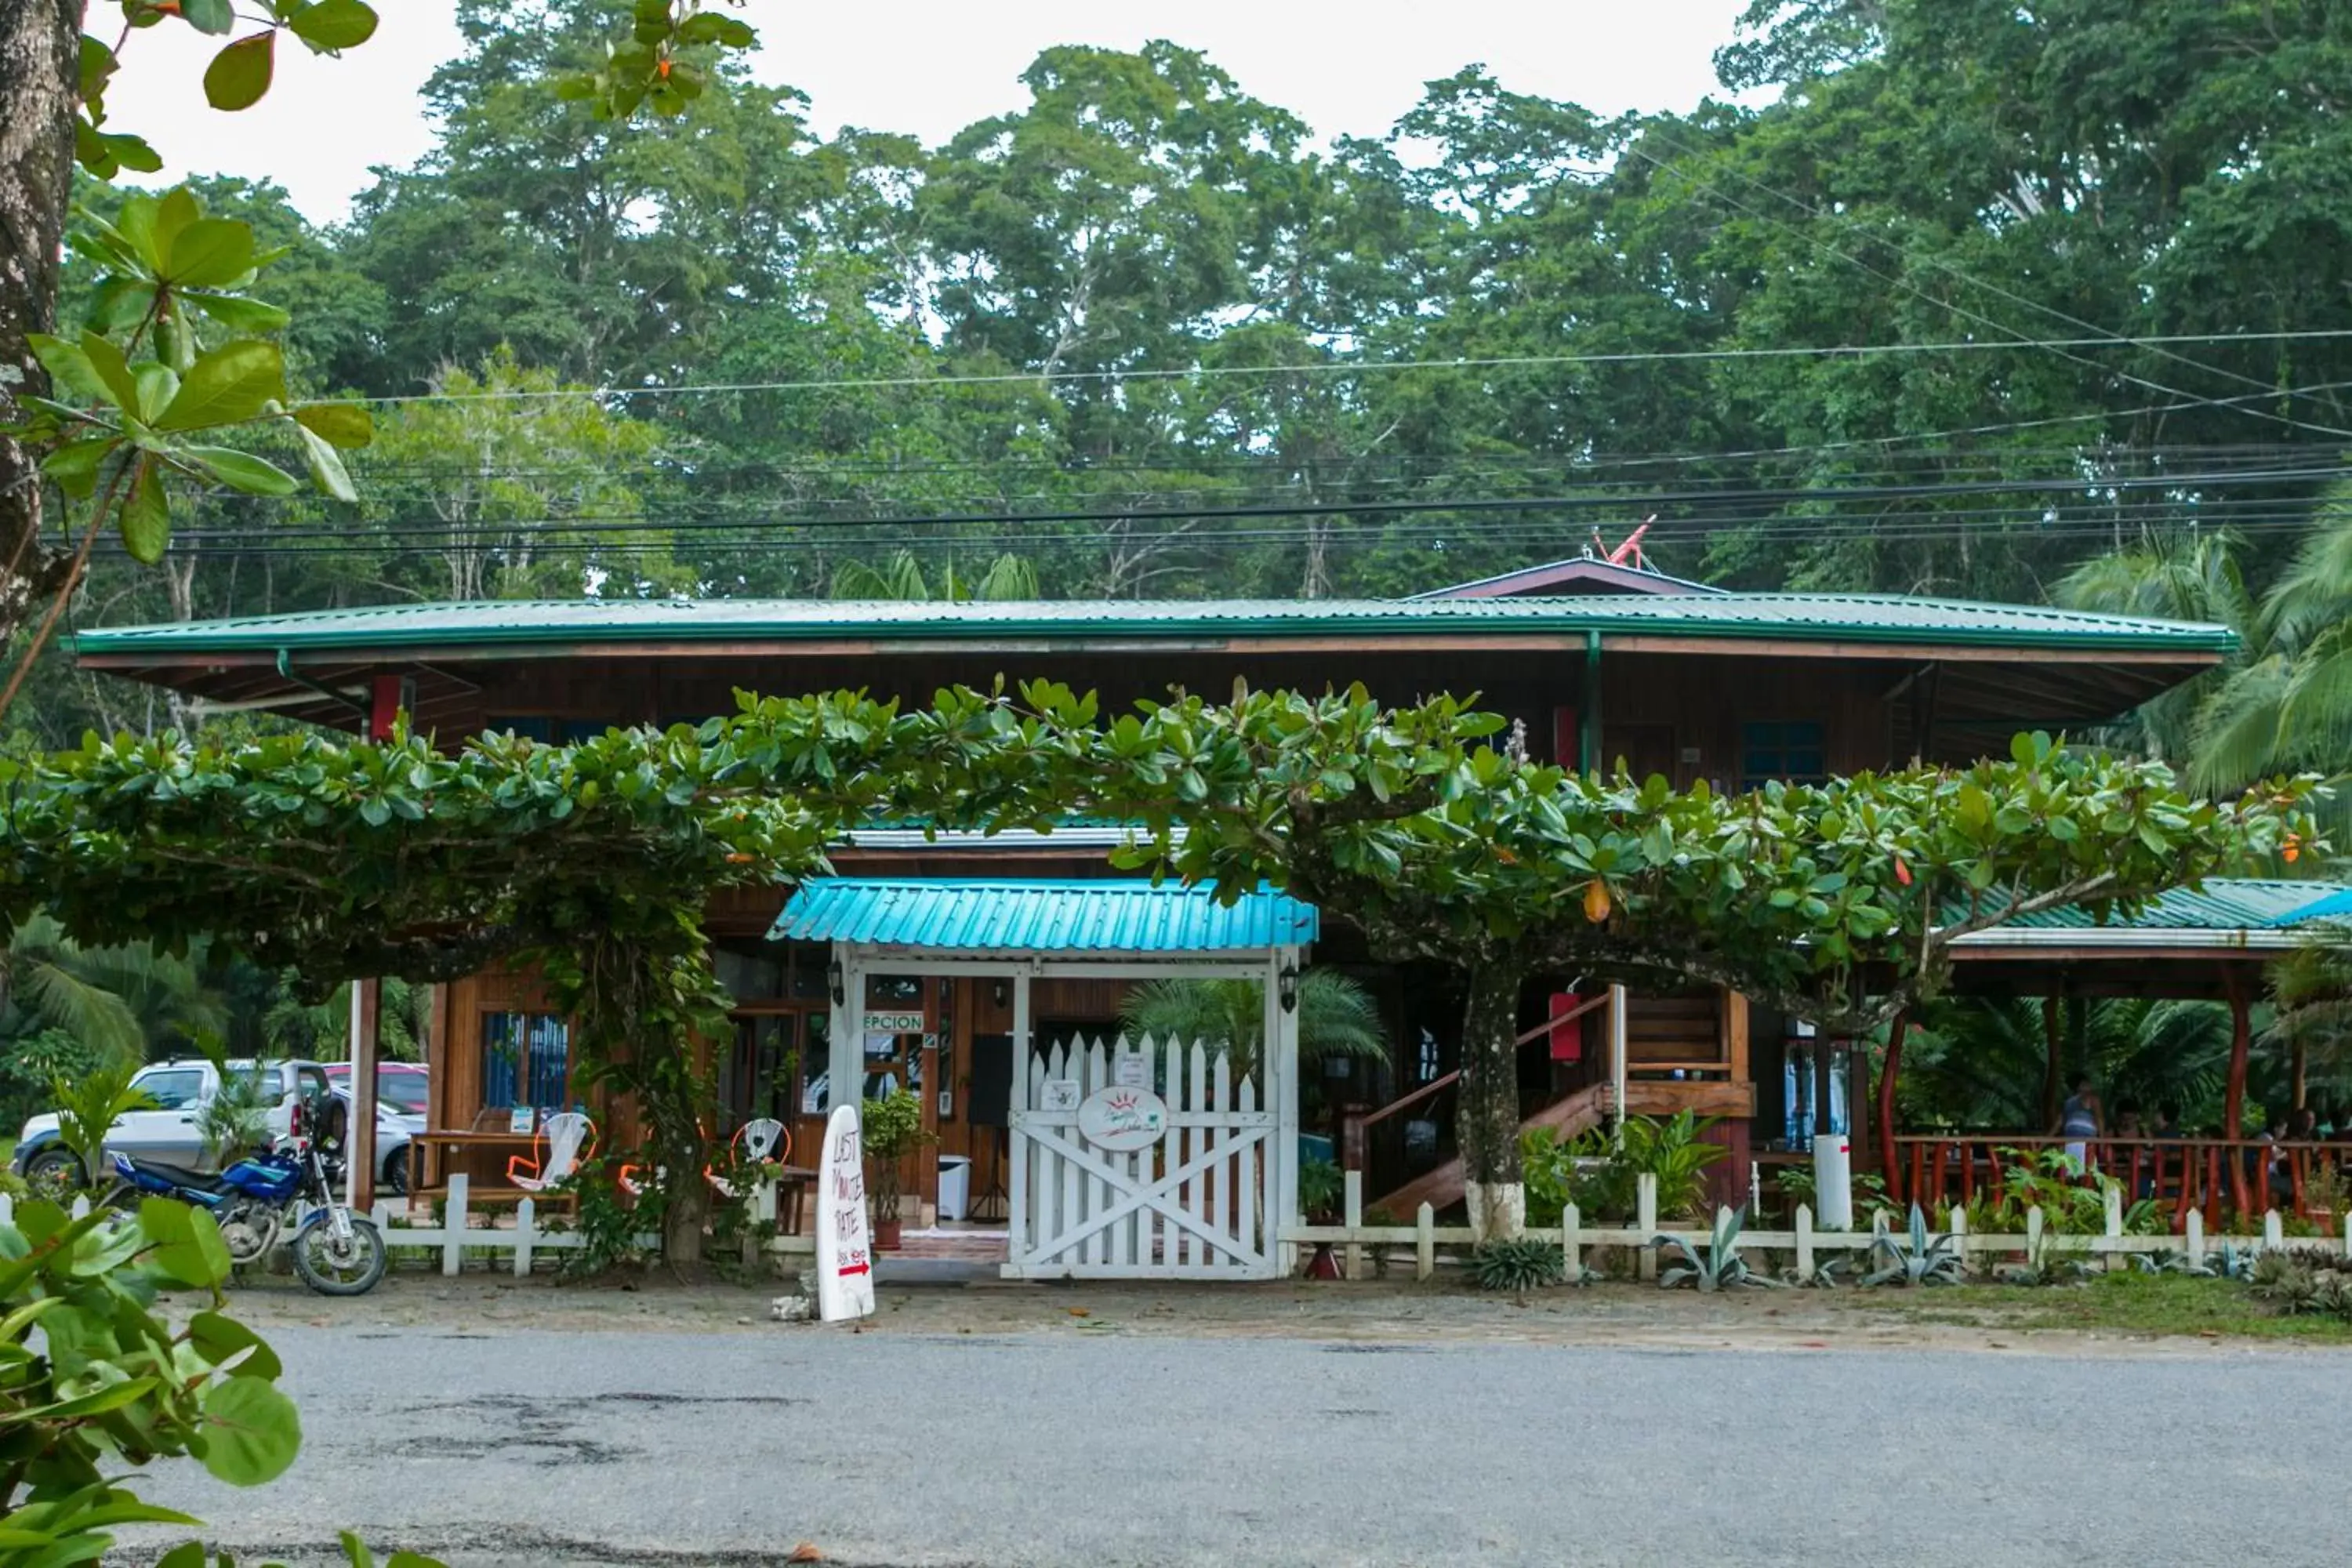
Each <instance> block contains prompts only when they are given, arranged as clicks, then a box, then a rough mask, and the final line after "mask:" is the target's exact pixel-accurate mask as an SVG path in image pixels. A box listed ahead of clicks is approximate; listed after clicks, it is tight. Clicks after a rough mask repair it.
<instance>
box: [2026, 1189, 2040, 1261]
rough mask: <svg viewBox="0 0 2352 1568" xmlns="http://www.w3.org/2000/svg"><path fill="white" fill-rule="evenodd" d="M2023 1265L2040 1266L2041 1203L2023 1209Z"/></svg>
mask: <svg viewBox="0 0 2352 1568" xmlns="http://www.w3.org/2000/svg"><path fill="white" fill-rule="evenodd" d="M2025 1266H2026V1267H2027V1268H2041V1267H2042V1205H2040V1204H2035V1205H2033V1206H2032V1208H2030V1209H2027V1210H2026V1211H2025Z"/></svg>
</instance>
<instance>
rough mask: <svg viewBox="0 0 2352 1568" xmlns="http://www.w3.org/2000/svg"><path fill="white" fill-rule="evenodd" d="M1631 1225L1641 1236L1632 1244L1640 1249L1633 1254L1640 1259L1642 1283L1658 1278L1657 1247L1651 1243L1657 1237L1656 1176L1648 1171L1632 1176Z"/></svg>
mask: <svg viewBox="0 0 2352 1568" xmlns="http://www.w3.org/2000/svg"><path fill="white" fill-rule="evenodd" d="M1633 1191H1634V1197H1633V1227H1634V1228H1635V1229H1636V1230H1638V1231H1640V1232H1641V1233H1642V1234H1641V1236H1640V1237H1638V1238H1637V1239H1636V1240H1635V1241H1634V1243H1633V1245H1634V1246H1635V1247H1639V1248H1640V1249H1641V1250H1640V1251H1638V1252H1636V1253H1635V1254H1634V1255H1633V1256H1634V1257H1636V1258H1640V1259H1641V1263H1640V1265H1639V1272H1640V1274H1641V1277H1642V1279H1643V1282H1644V1283H1648V1282H1652V1281H1654V1280H1655V1279H1657V1278H1658V1249H1657V1248H1656V1247H1654V1246H1652V1245H1651V1244H1652V1243H1653V1242H1654V1241H1656V1240H1657V1239H1658V1178H1657V1177H1656V1176H1655V1175H1654V1174H1653V1173H1650V1172H1648V1171H1644V1172H1643V1173H1641V1174H1640V1175H1639V1176H1637V1177H1635V1178H1634V1189H1633Z"/></svg>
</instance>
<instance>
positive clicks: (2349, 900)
mask: <svg viewBox="0 0 2352 1568" xmlns="http://www.w3.org/2000/svg"><path fill="white" fill-rule="evenodd" d="M2311 890H2312V891H2314V892H2318V891H2320V890H2321V889H2317V888H2314V889H2311ZM2305 921H2352V888H2338V889H2336V890H2335V891H2333V892H2331V893H2328V894H2327V896H2326V898H2323V899H2315V900H2312V901H2311V902H2310V903H2307V904H2305V905H2303V906H2301V907H2300V908H2297V909H2294V910H2288V911H2287V912H2286V913H2285V914H2283V915H2281V916H2279V917H2278V918H2277V919H2276V920H2273V921H2271V924H2273V925H2278V926H2292V925H2301V924H2303V923H2304V922H2305Z"/></svg>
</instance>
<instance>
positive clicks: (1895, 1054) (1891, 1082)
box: [1807, 1012, 1911, 1278]
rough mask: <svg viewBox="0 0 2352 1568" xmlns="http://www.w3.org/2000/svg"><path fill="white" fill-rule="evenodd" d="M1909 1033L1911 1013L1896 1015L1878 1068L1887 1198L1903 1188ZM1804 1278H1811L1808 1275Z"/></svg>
mask: <svg viewBox="0 0 2352 1568" xmlns="http://www.w3.org/2000/svg"><path fill="white" fill-rule="evenodd" d="M1910 1032H1911V1015H1910V1014H1909V1013H1907V1012H1904V1013H1897V1014H1895V1023H1894V1025H1893V1026H1892V1027H1891V1028H1889V1030H1888V1031H1887V1036H1886V1065H1885V1066H1884V1067H1883V1068H1879V1071H1878V1163H1879V1174H1880V1175H1881V1176H1882V1177H1884V1178H1885V1182H1886V1193H1887V1195H1888V1196H1889V1197H1894V1196H1897V1195H1899V1194H1901V1193H1902V1191H1903V1183H1902V1180H1901V1173H1900V1172H1899V1171H1898V1170H1897V1169H1896V1167H1895V1079H1897V1078H1899V1077H1900V1076H1901V1075H1902V1072H1903V1040H1904V1037H1905V1036H1906V1035H1908V1034H1909V1033H1910ZM1807 1278H1811V1275H1810V1274H1808V1276H1807Z"/></svg>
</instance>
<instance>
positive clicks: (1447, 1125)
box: [1339, 992, 1609, 1192]
mask: <svg viewBox="0 0 2352 1568" xmlns="http://www.w3.org/2000/svg"><path fill="white" fill-rule="evenodd" d="M1607 1005H1609V996H1608V994H1607V993H1606V992H1603V993H1602V994H1600V995H1598V996H1594V997H1591V998H1589V999H1587V1000H1586V1001H1584V1002H1581V1003H1579V1004H1578V1005H1576V1006H1574V1007H1572V1008H1570V1010H1569V1011H1567V1012H1565V1013H1563V1014H1561V1015H1560V1016H1559V1017H1557V1018H1547V1019H1545V1020H1544V1021H1543V1022H1542V1023H1540V1024H1538V1025H1537V1026H1535V1027H1534V1028H1532V1029H1529V1030H1528V1032H1527V1033H1526V1034H1523V1035H1521V1036H1520V1037H1518V1038H1517V1039H1516V1040H1514V1041H1512V1042H1511V1045H1512V1048H1513V1049H1514V1050H1524V1049H1526V1048H1527V1047H1528V1046H1531V1045H1533V1044H1534V1043H1535V1042H1536V1041H1538V1040H1542V1039H1549V1037H1550V1036H1551V1033H1552V1031H1553V1030H1554V1029H1557V1028H1559V1026H1562V1025H1564V1024H1573V1023H1575V1022H1577V1021H1578V1020H1579V1019H1580V1018H1582V1017H1583V1016H1585V1015H1586V1014H1588V1013H1591V1012H1596V1011H1598V1010H1599V1009H1601V1008H1602V1007H1606V1006H1607ZM1461 1082H1462V1069H1461V1068H1455V1069H1454V1071H1452V1072H1449V1073H1444V1074H1442V1075H1441V1076H1439V1077H1437V1078H1433V1079H1430V1080H1429V1081H1428V1082H1427V1083H1424V1084H1423V1085H1421V1086H1420V1087H1419V1088H1417V1089H1413V1090H1412V1091H1411V1092H1410V1093H1407V1094H1402V1095H1400V1096H1398V1097H1397V1098H1396V1099H1394V1100H1391V1101H1389V1102H1388V1103H1387V1104H1386V1105H1383V1106H1381V1107H1379V1108H1377V1109H1376V1110H1349V1111H1346V1112H1343V1113H1342V1114H1341V1116H1340V1118H1339V1168H1340V1169H1341V1170H1343V1171H1365V1172H1370V1173H1372V1179H1373V1181H1374V1183H1375V1185H1374V1187H1373V1191H1375V1192H1385V1191H1387V1190H1388V1189H1389V1188H1390V1187H1391V1186H1394V1185H1396V1184H1399V1183H1401V1182H1402V1181H1403V1180H1404V1179H1405V1176H1406V1174H1407V1173H1406V1172H1405V1170H1404V1140H1403V1124H1402V1121H1399V1118H1400V1117H1402V1115H1403V1113H1404V1112H1406V1111H1408V1110H1413V1109H1414V1108H1415V1107H1419V1106H1426V1107H1428V1111H1427V1115H1428V1116H1429V1118H1430V1119H1432V1120H1433V1121H1436V1123H1437V1127H1438V1147H1437V1150H1436V1154H1437V1163H1441V1164H1442V1163H1444V1162H1445V1161H1447V1160H1449V1159H1451V1158H1453V1148H1452V1142H1453V1140H1452V1130H1453V1121H1454V1119H1453V1118H1452V1117H1451V1116H1440V1115H1439V1114H1438V1111H1439V1110H1440V1099H1441V1097H1442V1096H1444V1095H1445V1094H1446V1093H1447V1092H1448V1091H1449V1090H1452V1089H1456V1088H1458V1087H1459V1086H1460V1084H1461Z"/></svg>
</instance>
